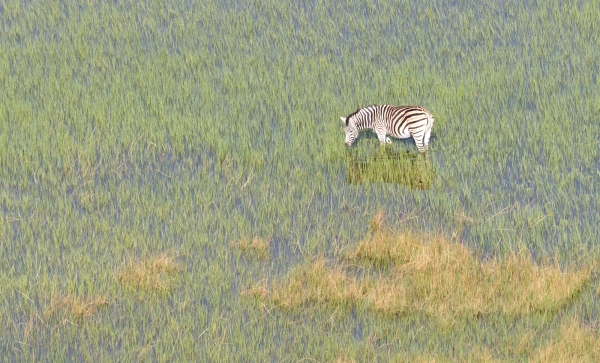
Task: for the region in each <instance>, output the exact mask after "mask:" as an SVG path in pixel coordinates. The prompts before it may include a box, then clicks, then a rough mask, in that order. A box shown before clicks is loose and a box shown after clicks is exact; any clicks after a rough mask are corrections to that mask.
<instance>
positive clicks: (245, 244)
mask: <svg viewBox="0 0 600 363" xmlns="http://www.w3.org/2000/svg"><path fill="white" fill-rule="evenodd" d="M233 246H234V247H237V248H239V250H240V251H241V252H242V253H243V254H244V255H246V256H256V257H258V258H260V259H264V258H268V257H269V256H270V255H271V251H270V242H269V241H268V240H266V239H264V238H261V237H253V238H251V239H250V238H248V237H244V238H242V239H240V240H239V241H237V242H234V243H233Z"/></svg>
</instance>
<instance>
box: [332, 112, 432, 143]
mask: <svg viewBox="0 0 600 363" xmlns="http://www.w3.org/2000/svg"><path fill="white" fill-rule="evenodd" d="M341 119H342V122H343V123H344V124H345V125H346V128H345V129H344V132H345V133H346V145H347V146H350V145H352V143H353V142H354V140H356V138H357V137H358V131H360V130H363V129H371V130H373V132H375V133H376V134H377V138H378V139H379V142H380V143H382V144H384V143H387V144H389V143H391V142H392V140H390V138H389V137H387V135H389V136H392V137H395V138H397V139H406V138H409V137H411V136H412V138H413V139H414V140H415V143H416V144H417V149H419V152H425V151H427V148H428V146H429V136H430V135H431V128H432V127H433V116H432V115H431V113H430V112H429V111H427V110H426V109H424V108H423V107H420V106H390V105H382V106H375V105H373V106H367V107H364V108H360V109H358V110H357V111H356V112H354V113H352V114H350V115H349V116H348V117H342V118H341Z"/></svg>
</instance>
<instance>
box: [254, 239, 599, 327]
mask: <svg viewBox="0 0 600 363" xmlns="http://www.w3.org/2000/svg"><path fill="white" fill-rule="evenodd" d="M348 260H349V261H350V262H352V263H353V264H358V265H360V266H363V267H365V271H366V273H365V274H364V276H363V277H361V278H357V277H355V275H354V274H351V273H348V272H347V270H348V269H347V268H346V266H340V265H336V264H335V263H328V261H326V260H325V259H318V260H315V261H313V262H311V263H308V264H306V265H303V266H300V267H298V268H296V269H294V270H292V271H291V272H290V274H289V275H288V276H287V278H285V279H284V280H282V281H279V282H276V283H274V284H272V286H271V287H270V288H265V289H266V290H267V291H268V294H267V293H265V292H262V293H261V295H262V296H268V299H271V300H272V302H273V303H274V304H275V305H278V306H281V307H283V308H294V307H298V306H300V305H303V304H306V303H320V304H323V303H326V304H333V305H348V304H353V305H361V306H364V307H366V308H368V309H373V310H375V311H378V312H382V313H387V314H403V313H424V314H427V315H429V316H432V317H435V318H437V319H439V320H441V321H446V320H448V319H450V320H452V318H453V317H455V316H459V315H461V316H469V315H471V316H482V315H486V314H496V313H502V314H509V315H522V314H529V313H532V312H535V311H554V310H556V309H559V308H561V307H562V306H564V305H565V304H566V303H567V302H568V301H569V299H571V298H572V297H573V296H574V295H576V294H577V293H578V292H579V291H581V290H582V288H583V287H584V286H585V284H586V283H588V281H589V280H590V275H591V268H581V269H577V270H576V269H571V270H566V271H563V270H561V269H560V268H559V267H558V266H554V265H543V266H540V265H537V264H536V263H535V262H534V261H533V260H532V258H531V257H530V256H529V255H528V254H527V253H515V254H511V255H508V256H506V257H504V258H501V259H495V260H491V261H487V262H482V261H480V260H479V259H477V258H475V257H474V256H473V255H472V254H471V253H470V251H469V250H468V249H467V248H466V247H465V246H463V245H462V244H460V243H452V242H449V241H447V240H446V239H444V238H441V237H435V238H427V237H425V236H418V235H415V234H413V233H410V232H406V233H404V234H393V233H390V232H385V231H377V232H375V233H373V234H372V235H371V236H370V237H369V238H367V239H365V240H363V241H361V242H360V243H359V245H358V247H357V248H356V249H355V250H354V251H352V252H351V253H349V255H348ZM369 266H387V267H388V268H389V269H388V270H389V271H388V272H387V273H383V272H378V270H377V268H375V269H372V268H371V269H370V268H368V267H369Z"/></svg>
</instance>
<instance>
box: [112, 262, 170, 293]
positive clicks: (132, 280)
mask: <svg viewBox="0 0 600 363" xmlns="http://www.w3.org/2000/svg"><path fill="white" fill-rule="evenodd" d="M175 259H176V256H174V255H172V254H169V253H163V254H161V255H159V256H156V257H150V258H147V259H133V258H129V260H128V261H127V262H125V264H124V265H123V266H121V267H119V268H118V269H117V276H118V278H119V281H120V282H121V283H122V284H124V285H125V286H127V287H130V288H132V289H134V290H136V291H156V292H171V291H172V290H173V289H175V288H176V287H177V286H178V278H179V275H180V274H181V266H180V264H179V263H177V262H176V261H175Z"/></svg>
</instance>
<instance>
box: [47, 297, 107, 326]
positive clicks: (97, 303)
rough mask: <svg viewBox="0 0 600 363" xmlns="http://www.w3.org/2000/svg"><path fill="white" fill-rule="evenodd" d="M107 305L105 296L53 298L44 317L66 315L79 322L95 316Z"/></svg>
mask: <svg viewBox="0 0 600 363" xmlns="http://www.w3.org/2000/svg"><path fill="white" fill-rule="evenodd" d="M109 303H110V302H109V299H108V298H107V297H106V296H87V297H83V298H79V297H76V296H73V295H59V296H53V297H52V298H51V299H50V301H49V304H48V306H47V307H46V308H45V311H44V313H45V314H44V315H45V316H48V317H51V316H60V315H65V314H66V315H67V316H72V317H74V318H76V319H78V320H81V319H84V318H89V317H92V316H94V315H96V314H97V313H98V312H100V310H102V309H103V308H107V307H108V305H109Z"/></svg>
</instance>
